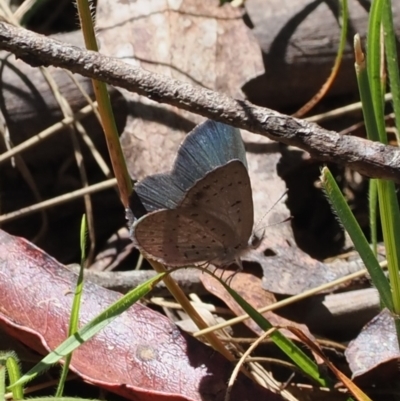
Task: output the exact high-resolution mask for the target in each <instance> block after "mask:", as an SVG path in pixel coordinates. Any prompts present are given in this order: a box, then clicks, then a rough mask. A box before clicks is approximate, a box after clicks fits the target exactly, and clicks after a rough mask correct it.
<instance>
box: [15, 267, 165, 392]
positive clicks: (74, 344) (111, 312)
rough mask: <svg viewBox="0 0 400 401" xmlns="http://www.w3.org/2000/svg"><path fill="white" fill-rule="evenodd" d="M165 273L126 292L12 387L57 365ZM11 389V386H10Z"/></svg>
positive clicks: (125, 308) (143, 293)
mask: <svg viewBox="0 0 400 401" xmlns="http://www.w3.org/2000/svg"><path fill="white" fill-rule="evenodd" d="M165 274H167V273H161V274H158V275H157V276H155V277H153V278H151V279H149V280H147V281H146V282H145V283H143V284H140V285H139V286H137V287H136V288H135V289H133V290H132V291H130V292H128V293H127V294H126V295H124V296H123V297H122V298H120V299H119V300H118V301H116V302H115V303H113V304H112V305H110V306H109V307H108V308H107V309H105V310H104V311H103V312H101V313H100V314H99V315H97V316H96V317H95V318H94V319H93V320H92V321H90V322H89V323H87V324H86V325H85V326H83V327H82V328H81V329H80V330H78V331H77V332H76V333H75V334H74V335H72V336H70V337H68V338H67V339H66V340H65V341H64V342H63V343H62V344H61V345H59V346H58V347H57V348H56V349H55V350H54V351H53V352H51V353H50V354H48V355H47V356H46V357H44V358H43V359H42V360H41V361H40V362H39V363H38V364H36V365H35V366H34V367H33V368H32V369H31V370H30V371H29V372H28V373H26V374H25V375H24V376H23V377H21V378H20V379H19V380H18V381H17V382H16V383H14V385H13V386H16V385H22V384H23V383H27V382H28V381H30V380H32V379H34V378H35V377H36V376H37V375H38V374H39V373H41V372H43V371H45V370H47V369H48V368H49V367H50V366H52V365H54V364H55V363H57V362H58V361H59V360H60V359H61V358H63V357H65V356H66V355H68V354H70V353H71V352H72V351H74V350H76V349H77V348H78V347H79V346H80V345H81V344H83V343H84V342H86V341H88V340H89V339H90V338H92V337H93V336H94V335H95V334H97V333H98V332H99V331H100V330H102V329H103V328H104V327H106V326H107V325H109V324H110V323H111V322H112V321H113V320H115V319H116V318H117V317H118V316H119V315H120V314H121V313H123V312H125V311H126V310H127V309H128V308H129V307H130V306H132V305H133V304H134V303H135V302H137V301H138V300H139V299H141V298H143V297H144V296H145V295H146V294H147V293H149V292H150V291H151V290H152V289H153V287H154V286H155V285H156V284H157V283H158V282H159V281H161V280H162V279H163V277H164V276H165ZM10 388H11V386H10Z"/></svg>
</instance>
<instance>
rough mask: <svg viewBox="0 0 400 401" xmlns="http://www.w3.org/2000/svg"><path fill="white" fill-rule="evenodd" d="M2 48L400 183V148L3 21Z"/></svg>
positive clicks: (31, 61) (33, 61) (0, 31)
mask: <svg viewBox="0 0 400 401" xmlns="http://www.w3.org/2000/svg"><path fill="white" fill-rule="evenodd" d="M0 49H4V50H8V51H10V52H12V53H14V54H15V55H16V56H17V57H20V58H22V59H23V60H24V61H25V62H27V63H29V64H30V65H32V66H35V65H36V66H37V65H46V66H47V65H53V66H56V67H61V68H65V69H67V70H70V71H72V72H74V73H78V74H81V75H83V76H86V77H89V78H94V79H97V80H100V81H104V82H106V83H107V84H110V85H114V86H118V87H121V88H125V89H127V90H129V91H132V92H136V93H138V94H140V95H143V96H147V97H148V98H150V99H152V100H155V101H157V102H160V103H168V104H170V105H174V106H177V107H179V108H182V109H185V110H189V111H191V112H194V113H197V114H200V115H202V116H204V117H208V118H211V119H213V120H217V121H221V122H225V123H228V124H231V125H233V126H236V127H238V128H243V129H246V130H248V131H251V132H254V133H257V134H260V135H264V136H267V137H268V138H270V139H273V140H276V141H279V142H283V143H285V144H288V145H293V146H297V147H299V148H301V149H304V150H306V151H308V152H309V153H310V154H311V155H312V156H314V157H315V158H318V159H320V160H323V161H330V162H335V163H342V164H346V165H347V166H349V167H351V168H353V169H354V170H357V171H359V172H360V173H362V174H365V175H367V176H370V177H375V178H383V179H393V180H394V181H396V182H399V183H400V150H399V149H398V148H396V147H392V146H385V145H382V144H380V143H377V142H371V141H368V140H365V139H360V138H356V137H351V136H341V135H339V134H337V133H336V132H333V131H328V130H325V129H322V128H321V127H319V126H318V125H316V124H313V123H310V122H307V121H303V120H299V119H296V118H292V117H289V116H286V115H283V114H280V113H278V112H276V111H273V110H270V109H267V108H263V107H258V106H255V105H253V104H251V103H250V102H247V101H243V100H235V99H232V98H230V97H228V96H226V95H223V94H221V93H217V92H214V91H212V90H207V89H204V88H201V87H199V86H193V85H191V84H187V83H183V82H180V81H177V80H174V79H171V78H169V77H166V76H163V75H159V74H155V73H151V72H148V71H145V70H143V69H140V68H133V67H132V66H130V65H128V64H126V63H124V62H123V61H120V60H118V59H115V58H112V57H106V56H103V55H101V54H99V53H94V52H90V51H86V50H84V49H81V48H77V47H74V46H71V45H68V44H66V43H62V42H59V41H56V40H54V39H49V38H47V37H45V36H42V35H38V34H35V33H33V32H31V31H27V30H25V29H22V28H17V27H14V26H11V25H9V24H7V23H4V22H0Z"/></svg>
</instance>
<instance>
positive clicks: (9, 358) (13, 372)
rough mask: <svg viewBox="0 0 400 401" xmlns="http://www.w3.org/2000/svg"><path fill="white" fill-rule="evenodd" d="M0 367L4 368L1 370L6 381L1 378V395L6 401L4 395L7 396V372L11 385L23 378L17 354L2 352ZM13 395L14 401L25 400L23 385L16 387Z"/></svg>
mask: <svg viewBox="0 0 400 401" xmlns="http://www.w3.org/2000/svg"><path fill="white" fill-rule="evenodd" d="M0 365H1V366H2V367H4V368H2V369H1V372H2V373H1V374H2V376H3V374H4V379H3V378H1V383H0V387H1V388H0V393H2V394H3V395H0V399H1V400H4V394H5V372H6V369H7V375H8V378H9V382H10V385H13V384H15V383H16V382H17V381H18V380H19V379H20V377H21V370H20V367H19V359H18V356H17V354H16V353H15V352H13V351H8V352H1V353H0ZM12 394H13V399H14V400H23V399H24V388H23V387H22V385H16V386H14V387H13V388H12Z"/></svg>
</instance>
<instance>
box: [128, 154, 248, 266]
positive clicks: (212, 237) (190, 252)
mask: <svg viewBox="0 0 400 401" xmlns="http://www.w3.org/2000/svg"><path fill="white" fill-rule="evenodd" d="M252 227H253V200H252V194H251V187H250V178H249V175H248V172H247V169H246V167H245V166H244V165H243V163H242V162H241V161H239V160H231V161H230V162H228V163H226V164H225V165H223V166H220V167H217V168H215V169H214V170H212V171H211V172H209V173H207V174H206V175H205V176H204V177H203V178H201V179H200V180H198V181H197V182H196V183H195V184H194V185H193V186H192V187H191V188H190V189H189V190H188V191H187V194H186V195H185V197H184V198H183V200H182V201H181V202H180V204H179V205H178V206H177V208H175V209H172V210H159V211H155V212H152V213H149V214H148V215H146V216H144V217H142V218H141V219H139V220H138V221H137V222H136V223H135V225H134V227H133V240H134V242H135V243H136V245H137V247H138V248H139V249H140V250H141V251H142V252H143V253H144V254H145V255H146V256H148V257H150V258H151V259H155V260H157V261H159V262H161V263H164V264H167V265H170V266H186V265H188V264H191V263H199V262H211V263H215V264H217V265H220V264H230V263H231V262H233V261H235V260H237V259H238V257H239V256H238V255H239V253H240V252H241V251H243V250H244V249H246V248H247V246H248V240H249V238H250V235H251V231H252Z"/></svg>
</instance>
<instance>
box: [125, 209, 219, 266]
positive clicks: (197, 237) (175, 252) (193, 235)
mask: <svg viewBox="0 0 400 401" xmlns="http://www.w3.org/2000/svg"><path fill="white" fill-rule="evenodd" d="M225 232H226V227H224V226H223V224H221V222H220V221H219V220H217V219H215V217H214V216H212V215H207V214H205V213H203V214H199V213H197V210H195V209H194V210H193V209H180V208H178V209H175V210H168V209H163V210H157V211H155V212H151V213H149V214H147V215H146V216H144V217H142V218H140V219H139V220H137V221H136V223H135V224H134V226H133V235H132V240H133V242H134V244H135V246H136V247H137V248H138V249H139V250H140V251H141V252H142V254H143V255H144V256H145V257H147V258H150V259H153V260H156V261H158V262H160V263H163V264H165V265H168V266H172V267H175V266H188V265H190V264H195V263H200V262H206V261H212V260H217V259H218V258H219V257H220V255H221V254H222V253H223V252H224V245H223V243H222V242H221V238H222V235H223V234H224V233H225Z"/></svg>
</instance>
